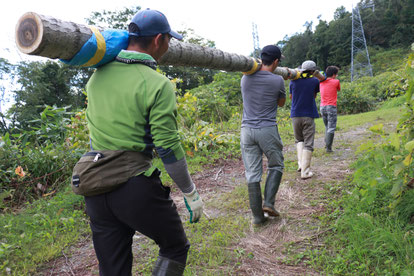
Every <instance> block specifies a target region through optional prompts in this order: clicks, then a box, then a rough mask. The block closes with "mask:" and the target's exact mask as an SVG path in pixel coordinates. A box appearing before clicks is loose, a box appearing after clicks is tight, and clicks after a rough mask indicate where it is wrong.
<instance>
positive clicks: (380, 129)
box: [369, 124, 384, 133]
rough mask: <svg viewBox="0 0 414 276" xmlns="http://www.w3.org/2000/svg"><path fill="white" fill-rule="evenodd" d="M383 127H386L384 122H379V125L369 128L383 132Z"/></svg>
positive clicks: (376, 131)
mask: <svg viewBox="0 0 414 276" xmlns="http://www.w3.org/2000/svg"><path fill="white" fill-rule="evenodd" d="M383 128H384V125H383V124H378V125H375V126H372V127H370V128H369V130H371V131H372V132H375V133H383V132H384V131H383Z"/></svg>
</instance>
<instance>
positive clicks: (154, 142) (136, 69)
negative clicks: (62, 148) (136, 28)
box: [86, 51, 184, 164]
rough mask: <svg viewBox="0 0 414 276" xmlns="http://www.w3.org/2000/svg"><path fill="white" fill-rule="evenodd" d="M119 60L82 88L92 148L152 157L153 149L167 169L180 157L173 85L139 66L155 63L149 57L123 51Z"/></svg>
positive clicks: (101, 68)
mask: <svg viewBox="0 0 414 276" xmlns="http://www.w3.org/2000/svg"><path fill="white" fill-rule="evenodd" d="M117 59H118V60H120V61H113V62H111V63H109V64H107V65H105V66H102V67H100V68H98V69H97V70H96V71H95V73H94V74H93V75H92V77H91V79H90V80H89V82H88V84H87V86H86V91H87V94H88V107H87V111H86V118H87V121H88V128H89V131H90V138H91V143H92V147H93V149H96V150H105V149H107V150H132V151H140V152H143V153H146V154H151V153H152V151H153V149H154V148H155V149H156V150H157V152H158V154H159V155H160V157H161V158H162V160H163V162H164V163H165V164H171V163H173V162H175V161H177V160H180V159H182V158H184V151H183V149H182V147H181V143H180V139H179V136H178V131H177V121H176V115H177V107H176V99H175V93H174V90H173V86H172V84H171V82H170V81H169V80H168V79H167V78H166V77H165V76H163V75H161V74H159V73H158V72H156V71H155V70H154V69H153V68H151V67H150V66H148V65H146V64H143V63H155V61H154V60H153V58H152V57H151V56H149V55H147V54H144V53H138V52H130V51H122V52H121V53H120V54H119V55H118V58H117ZM121 61H122V62H121Z"/></svg>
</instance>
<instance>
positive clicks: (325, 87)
mask: <svg viewBox="0 0 414 276" xmlns="http://www.w3.org/2000/svg"><path fill="white" fill-rule="evenodd" d="M338 71H339V68H338V67H336V66H328V68H326V77H327V78H326V80H324V81H323V82H321V83H320V90H321V109H320V110H321V115H322V119H323V123H324V124H325V148H326V152H332V143H333V139H334V135H335V129H336V121H337V109H336V101H337V97H338V91H340V90H341V85H340V83H339V80H338V79H336V77H337V76H338Z"/></svg>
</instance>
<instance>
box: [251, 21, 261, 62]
mask: <svg viewBox="0 0 414 276" xmlns="http://www.w3.org/2000/svg"><path fill="white" fill-rule="evenodd" d="M252 29H253V31H252V35H253V57H254V58H258V57H259V55H260V45H259V33H258V32H257V25H256V24H255V23H254V22H253V23H252Z"/></svg>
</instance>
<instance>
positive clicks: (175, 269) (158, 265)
mask: <svg viewBox="0 0 414 276" xmlns="http://www.w3.org/2000/svg"><path fill="white" fill-rule="evenodd" d="M184 269H185V265H184V264H182V263H179V262H176V261H173V260H170V259H167V258H164V257H161V256H158V258H157V261H156V262H155V265H154V268H153V270H152V276H181V275H183V274H184Z"/></svg>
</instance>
